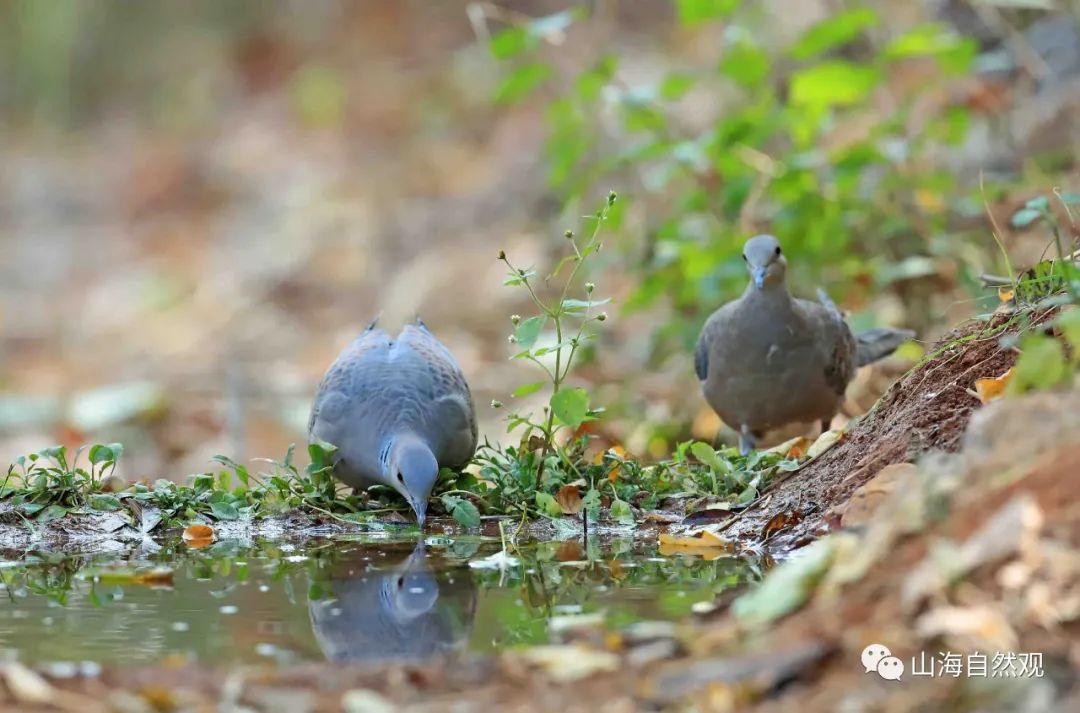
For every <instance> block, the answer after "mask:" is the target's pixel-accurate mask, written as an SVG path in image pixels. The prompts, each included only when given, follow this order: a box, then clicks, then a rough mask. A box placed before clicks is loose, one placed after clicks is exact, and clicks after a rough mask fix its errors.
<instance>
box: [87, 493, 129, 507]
mask: <svg viewBox="0 0 1080 713" xmlns="http://www.w3.org/2000/svg"><path fill="white" fill-rule="evenodd" d="M90 507H92V508H93V509H95V510H119V509H120V508H121V507H123V504H122V503H121V502H120V498H118V497H116V496H115V495H91V496H90Z"/></svg>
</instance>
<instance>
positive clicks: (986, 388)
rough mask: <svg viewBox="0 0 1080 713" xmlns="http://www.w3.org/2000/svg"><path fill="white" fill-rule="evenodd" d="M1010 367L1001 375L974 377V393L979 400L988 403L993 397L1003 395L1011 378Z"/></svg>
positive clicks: (997, 397) (1011, 371)
mask: <svg viewBox="0 0 1080 713" xmlns="http://www.w3.org/2000/svg"><path fill="white" fill-rule="evenodd" d="M1012 373H1013V370H1012V367H1010V368H1009V370H1008V371H1006V372H1005V373H1004V374H1002V375H1001V376H995V377H989V378H986V379H975V395H976V396H978V397H979V401H981V402H983V403H984V404H987V403H990V402H991V401H993V400H994V399H999V398H1001V397H1002V396H1004V395H1005V387H1006V386H1008V385H1009V380H1010V379H1012Z"/></svg>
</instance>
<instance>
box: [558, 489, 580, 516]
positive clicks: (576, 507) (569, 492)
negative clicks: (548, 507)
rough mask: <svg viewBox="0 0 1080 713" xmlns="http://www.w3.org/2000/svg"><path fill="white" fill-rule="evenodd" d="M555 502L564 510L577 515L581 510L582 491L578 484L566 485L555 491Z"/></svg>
mask: <svg viewBox="0 0 1080 713" xmlns="http://www.w3.org/2000/svg"><path fill="white" fill-rule="evenodd" d="M555 502H557V503H558V504H559V507H561V508H562V511H563V512H564V513H566V514H568V515H577V514H578V513H579V512H581V491H580V490H578V486H576V485H564V486H562V487H561V488H559V492H557V493H555Z"/></svg>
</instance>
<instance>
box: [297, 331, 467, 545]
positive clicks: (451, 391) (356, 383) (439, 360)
mask: <svg viewBox="0 0 1080 713" xmlns="http://www.w3.org/2000/svg"><path fill="white" fill-rule="evenodd" d="M377 322H378V320H377V319H376V320H375V321H373V322H372V323H371V324H369V325H368V327H367V329H365V330H364V332H363V334H361V335H360V336H359V337H357V338H356V339H355V340H353V342H352V343H351V344H350V345H349V346H347V347H345V350H344V351H343V352H341V354H340V355H339V356H338V358H337V360H336V361H335V362H334V363H333V364H332V365H331V366H330V369H329V371H327V372H326V375H325V376H324V377H323V379H322V381H321V382H319V387H318V389H317V390H316V392H315V403H314V405H313V406H312V409H311V420H310V421H309V422H308V434H309V439H310V441H311V442H312V443H314V442H316V441H325V442H327V443H330V444H333V445H334V446H337V449H338V450H337V453H336V456H337V459H338V460H337V462H336V463H335V467H334V474H335V475H336V476H337V478H338V479H339V480H341V481H342V482H344V483H346V484H347V485H351V486H353V487H354V488H367V487H369V486H372V485H386V486H389V487H391V488H393V489H394V490H397V491H398V492H399V493H401V494H402V495H403V496H404V497H405V499H406V500H407V501H408V502H409V505H411V506H412V508H413V510H415V511H416V519H417V521H418V522H419V523H420V526H421V527H423V526H424V517H425V514H426V512H427V503H428V497H429V496H430V495H431V489H432V487H433V486H434V485H435V479H436V478H437V477H438V475H439V468H440V467H444V466H445V467H448V468H460V467H462V466H464V465H465V464H467V463H468V462H469V460H470V459H471V458H472V456H473V453H474V452H475V451H476V416H475V412H474V409H473V401H472V396H471V394H470V393H469V386H468V384H466V383H465V377H464V375H463V374H462V373H461V368H460V367H459V366H458V365H457V362H456V361H454V357H453V356H452V355H451V354H450V351H449V350H448V349H447V348H446V347H445V346H443V345H442V343H441V342H440V341H439V340H438V339H436V338H435V336H434V335H433V334H432V333H431V332H429V331H428V328H427V326H425V325H424V323H423V322H422V321H420V319H419V318H418V319H417V320H416V324H415V325H411V324H410V325H406V326H405V328H404V329H402V330H401V334H399V335H398V337H397V339H391V338H390V335H388V334H387V333H386V332H384V331H383V330H381V329H377V328H376V326H375V325H376V323H377Z"/></svg>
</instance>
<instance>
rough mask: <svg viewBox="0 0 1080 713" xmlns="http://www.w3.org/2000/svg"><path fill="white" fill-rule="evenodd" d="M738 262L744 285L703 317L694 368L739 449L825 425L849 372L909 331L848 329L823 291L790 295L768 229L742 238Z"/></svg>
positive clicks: (781, 256)
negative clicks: (791, 430)
mask: <svg viewBox="0 0 1080 713" xmlns="http://www.w3.org/2000/svg"><path fill="white" fill-rule="evenodd" d="M743 260H744V261H745V262H746V268H747V270H748V271H749V273H750V278H751V279H750V284H749V285H747V287H746V291H745V292H744V293H743V295H742V297H740V298H739V299H737V300H734V301H732V302H728V303H727V304H725V305H724V306H723V307H721V308H720V309H718V310H716V311H715V312H714V313H713V314H712V316H711V317H709V319H708V321H707V322H705V326H704V327H703V328H702V330H701V336H699V337H698V342H697V349H696V350H695V353H694V369H695V371H696V372H697V375H698V378H699V379H701V381H702V391H703V393H704V394H705V400H706V401H708V402H709V405H710V406H712V407H713V409H715V410H716V413H717V414H719V416H720V418H721V419H722V420H723V421H724V423H727V424H728V425H730V426H732V427H734V428H738V430H739V451H740V452H741V453H743V454H744V455H745V454H747V453H749V452H750V451H751V450H753V448H754V446H755V444H756V442H757V440H758V439H759V438H761V436H762V435H763V434H764V432H765V431H768V430H770V429H773V428H778V427H781V426H784V425H786V424H789V423H808V422H812V421H820V422H821V425H822V430H826V429H828V427H829V422H830V421H831V420H832V417H833V416H834V415H836V412H837V411H839V410H840V404H841V403H842V402H843V399H844V391H845V390H846V388H847V385H848V382H850V381H851V379H852V377H853V376H854V375H855V370H856V369H857V368H858V367H860V366H863V365H865V364H869V363H871V362H873V361H876V360H878V359H881V358H882V357H885V356H888V355H889V354H891V353H892V352H893V351H894V350H895V349H896V348H897V347H898V346H899V345H900V344H902V343H903V342H905V341H907V340H908V339H911V338H912V337H913V336H914V332H911V331H909V330H902V329H889V328H878V329H871V330H868V331H866V332H860V333H859V334H858V335H852V333H851V329H849V328H848V325H847V323H846V322H845V321H844V317H843V315H842V314H841V313H840V310H839V309H837V307H836V305H835V304H833V302H832V301H831V300H830V299H829V298H828V296H827V295H826V294H825V293H824V292H823V291H819V292H818V298H819V300H820V304H819V303H816V302H810V301H807V300H801V299H796V298H794V297H792V296H791V294H790V293H789V292H788V289H787V285H786V283H785V281H784V274H785V272H786V271H787V260H785V259H784V252H783V250H782V249H781V248H780V243H779V241H777V239H776V238H774V237H773V236H771V235H758V236H757V237H754V238H751V239H750V240H748V241H747V242H746V245H745V246H744V247H743Z"/></svg>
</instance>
